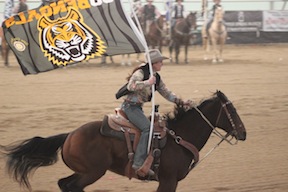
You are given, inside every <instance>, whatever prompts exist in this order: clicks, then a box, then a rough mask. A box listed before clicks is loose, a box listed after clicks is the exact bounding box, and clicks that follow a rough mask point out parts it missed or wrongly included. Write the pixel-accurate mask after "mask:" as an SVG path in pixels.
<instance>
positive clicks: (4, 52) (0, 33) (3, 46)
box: [0, 27, 10, 67]
mask: <svg viewBox="0 0 288 192" xmlns="http://www.w3.org/2000/svg"><path fill="white" fill-rule="evenodd" d="M0 37H1V55H2V59H3V60H4V65H5V66H7V67H8V66H9V60H8V56H9V50H10V48H9V46H8V44H7V42H6V39H5V37H4V33H3V28H2V27H0Z"/></svg>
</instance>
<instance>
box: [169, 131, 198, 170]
mask: <svg viewBox="0 0 288 192" xmlns="http://www.w3.org/2000/svg"><path fill="white" fill-rule="evenodd" d="M165 129H166V131H167V133H168V134H169V135H170V136H171V137H172V138H173V139H174V140H175V142H176V143H177V144H179V145H181V146H183V147H184V148H186V149H188V150H189V151H190V152H191V153H192V154H193V156H194V158H193V159H192V161H191V163H190V165H189V169H188V172H189V171H191V170H192V169H193V168H194V167H195V166H196V164H197V163H198V161H199V151H198V149H197V148H196V147H195V146H194V145H193V144H192V143H189V142H187V141H185V140H184V139H182V138H181V137H180V136H176V135H175V132H174V131H173V130H170V129H168V128H167V127H165Z"/></svg>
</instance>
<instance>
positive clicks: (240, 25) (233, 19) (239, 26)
mask: <svg viewBox="0 0 288 192" xmlns="http://www.w3.org/2000/svg"><path fill="white" fill-rule="evenodd" d="M224 20H225V25H226V27H227V31H228V32H256V31H257V32H258V31H259V30H261V29H262V20H263V17H262V11H226V12H225V16H224Z"/></svg>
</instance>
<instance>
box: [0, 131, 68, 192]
mask: <svg viewBox="0 0 288 192" xmlns="http://www.w3.org/2000/svg"><path fill="white" fill-rule="evenodd" d="M67 136H68V134H67V133H66V134H60V135H55V136H51V137H47V138H42V137H34V138H31V139H27V140H25V141H21V142H20V143H16V144H11V145H7V146H0V149H1V153H2V154H4V155H5V156H6V157H7V162H6V168H7V171H8V173H9V175H11V177H12V178H13V179H14V180H16V181H17V182H18V183H19V184H20V185H21V186H24V187H27V188H28V189H31V186H30V183H29V180H28V177H29V175H30V173H31V172H33V171H35V170H36V169H37V168H39V167H41V166H49V165H53V164H54V163H56V162H57V160H58V155H57V154H58V151H59V149H60V148H61V147H62V146H63V144H64V142H65V140H66V138H67Z"/></svg>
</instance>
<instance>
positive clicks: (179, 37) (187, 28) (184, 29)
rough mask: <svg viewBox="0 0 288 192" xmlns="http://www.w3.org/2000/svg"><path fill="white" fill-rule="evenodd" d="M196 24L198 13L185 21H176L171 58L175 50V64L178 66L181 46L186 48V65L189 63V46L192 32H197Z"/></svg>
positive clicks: (184, 19)
mask: <svg viewBox="0 0 288 192" xmlns="http://www.w3.org/2000/svg"><path fill="white" fill-rule="evenodd" d="M196 27H197V24H196V12H195V13H192V12H190V14H189V15H188V16H187V17H186V18H183V19H179V20H178V21H176V24H175V26H174V27H173V29H172V38H171V42H170V45H169V52H170V58H172V52H173V48H175V62H176V63H177V64H178V63H179V60H178V56H179V53H180V46H181V45H184V46H185V63H188V56H187V54H188V46H189V44H190V39H191V37H192V36H193V35H192V30H195V29H196Z"/></svg>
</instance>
